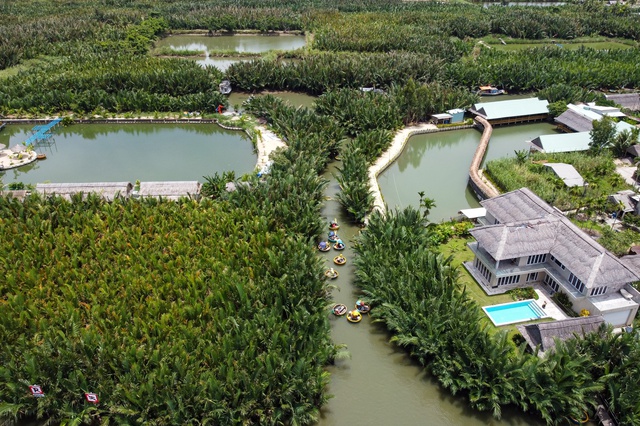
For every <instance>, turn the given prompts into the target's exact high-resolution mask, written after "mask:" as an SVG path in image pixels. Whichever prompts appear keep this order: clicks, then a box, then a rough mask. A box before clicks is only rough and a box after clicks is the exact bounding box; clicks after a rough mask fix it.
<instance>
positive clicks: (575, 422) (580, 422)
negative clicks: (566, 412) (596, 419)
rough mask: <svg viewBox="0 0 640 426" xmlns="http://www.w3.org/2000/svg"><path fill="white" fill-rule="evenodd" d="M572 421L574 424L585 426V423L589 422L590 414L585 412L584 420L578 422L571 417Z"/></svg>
mask: <svg viewBox="0 0 640 426" xmlns="http://www.w3.org/2000/svg"><path fill="white" fill-rule="evenodd" d="M570 419H571V421H572V422H573V424H576V425H579V424H583V423H587V422H588V421H589V414H587V412H586V411H585V412H584V419H582V420H576V419H574V418H573V417H570Z"/></svg>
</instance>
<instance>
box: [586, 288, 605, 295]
mask: <svg viewBox="0 0 640 426" xmlns="http://www.w3.org/2000/svg"><path fill="white" fill-rule="evenodd" d="M606 292H607V286H603V287H594V288H592V289H591V293H589V296H600V295H601V294H605V293H606Z"/></svg>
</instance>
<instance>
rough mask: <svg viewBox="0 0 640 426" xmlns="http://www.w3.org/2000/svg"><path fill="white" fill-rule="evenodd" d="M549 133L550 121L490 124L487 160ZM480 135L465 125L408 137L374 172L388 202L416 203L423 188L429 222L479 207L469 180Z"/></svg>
mask: <svg viewBox="0 0 640 426" xmlns="http://www.w3.org/2000/svg"><path fill="white" fill-rule="evenodd" d="M553 133H556V130H555V126H554V125H553V124H550V123H534V124H522V125H517V126H508V127H497V128H494V129H493V136H492V137H491V141H490V142H489V148H488V149H487V152H486V154H485V162H486V161H488V160H493V159H496V158H501V157H513V156H515V154H514V151H516V150H522V149H526V150H528V149H529V145H528V144H527V143H526V141H528V140H531V139H533V138H535V137H537V136H540V135H548V134H553ZM481 135H482V134H481V133H480V131H478V130H476V129H467V130H453V131H447V132H437V133H431V134H423V135H417V136H413V137H411V138H410V139H409V141H408V142H407V145H406V146H405V149H404V151H403V152H402V154H401V155H400V157H398V159H397V160H396V161H395V162H394V163H393V164H391V165H390V166H389V168H387V169H386V170H385V171H384V172H382V173H381V174H380V176H378V183H379V185H380V190H381V191H382V196H383V198H384V200H385V202H386V203H387V206H389V208H392V209H393V208H396V207H398V208H403V207H406V206H409V205H411V206H414V207H418V205H419V196H418V192H420V191H424V192H425V195H426V196H427V197H429V198H433V199H434V200H435V202H436V207H435V208H433V209H432V210H431V213H430V215H429V219H430V220H431V221H433V222H440V221H441V220H448V219H450V218H451V217H453V216H456V214H457V212H458V211H459V210H460V209H466V208H469V207H479V205H480V204H479V203H478V201H477V200H476V198H475V197H474V195H473V193H472V192H471V191H470V190H469V188H468V187H467V182H468V179H469V172H468V170H469V166H470V165H471V160H472V158H473V154H474V153H475V151H476V148H477V147H478V143H479V142H480V137H481Z"/></svg>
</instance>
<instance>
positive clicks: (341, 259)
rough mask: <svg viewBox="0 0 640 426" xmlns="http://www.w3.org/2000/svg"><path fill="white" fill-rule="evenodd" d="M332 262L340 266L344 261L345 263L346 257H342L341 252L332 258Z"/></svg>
mask: <svg viewBox="0 0 640 426" xmlns="http://www.w3.org/2000/svg"><path fill="white" fill-rule="evenodd" d="M333 263H335V264H336V265H340V266H342V265H344V264H345V263H347V258H346V257H344V256H343V255H342V254H339V255H337V256H336V257H334V258H333Z"/></svg>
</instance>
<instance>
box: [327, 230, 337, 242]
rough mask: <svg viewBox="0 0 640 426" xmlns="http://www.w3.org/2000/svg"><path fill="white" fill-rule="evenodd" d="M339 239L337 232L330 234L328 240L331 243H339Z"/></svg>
mask: <svg viewBox="0 0 640 426" xmlns="http://www.w3.org/2000/svg"><path fill="white" fill-rule="evenodd" d="M339 239H340V237H338V234H336V233H335V232H334V233H333V234H329V237H328V238H327V240H329V242H330V243H337V242H338V240H339Z"/></svg>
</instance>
